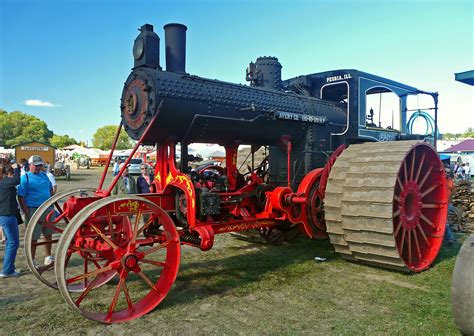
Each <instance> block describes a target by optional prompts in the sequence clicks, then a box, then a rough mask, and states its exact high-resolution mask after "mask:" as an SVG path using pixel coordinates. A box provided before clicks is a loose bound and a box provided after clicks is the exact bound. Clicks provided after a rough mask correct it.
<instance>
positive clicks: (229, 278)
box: [0, 172, 462, 335]
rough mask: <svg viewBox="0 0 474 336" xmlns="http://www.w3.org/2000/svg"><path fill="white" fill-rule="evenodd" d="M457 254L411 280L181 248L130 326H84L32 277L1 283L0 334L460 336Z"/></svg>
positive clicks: (221, 243)
mask: <svg viewBox="0 0 474 336" xmlns="http://www.w3.org/2000/svg"><path fill="white" fill-rule="evenodd" d="M87 173H88V174H91V172H87ZM78 180H79V181H81V179H78ZM73 181H74V177H73ZM80 183H83V182H80ZM460 238H461V237H460ZM460 240H462V239H460ZM459 248H460V243H457V244H455V245H453V246H451V247H443V248H442V250H441V253H440V255H439V257H438V259H437V261H436V263H435V264H434V265H433V267H432V268H431V269H429V270H427V271H425V272H423V273H421V274H416V275H408V274H403V273H398V272H394V271H389V270H383V269H378V268H374V267H369V266H363V265H358V264H353V263H350V262H346V261H344V260H342V259H341V258H340V257H339V256H337V255H336V254H335V253H334V250H333V248H332V247H331V245H330V244H329V242H328V241H310V240H308V239H306V238H300V239H298V240H296V241H295V242H294V243H291V244H285V245H282V246H270V245H264V244H258V243H257V244H255V243H250V242H245V241H241V240H237V239H235V238H233V237H232V236H231V235H229V234H225V235H219V236H217V237H216V240H215V247H214V248H213V249H212V250H211V251H208V252H200V251H198V250H195V249H192V248H183V251H182V258H181V266H180V271H179V274H178V278H177V280H176V283H175V285H174V286H173V288H172V290H171V291H170V293H169V294H168V296H167V297H166V298H165V299H164V301H163V302H162V304H161V305H160V306H159V307H158V308H157V309H155V310H154V311H152V312H151V313H149V314H148V315H146V316H144V317H142V318H140V319H136V320H133V321H131V322H128V323H122V324H116V325H110V326H107V325H102V324H98V323H96V322H92V321H90V320H88V319H85V318H83V317H82V316H81V315H79V314H78V313H76V312H75V311H72V310H71V309H69V308H68V306H67V305H66V303H65V302H64V301H63V299H62V297H61V295H60V294H59V292H57V291H55V290H52V289H50V288H48V287H46V286H45V285H43V284H42V283H40V282H39V281H38V280H37V279H36V278H35V277H34V276H33V275H31V274H26V275H24V276H22V277H20V278H16V279H15V278H9V279H3V280H2V281H0V330H1V331H0V334H1V335H24V334H26V335H59V334H61V335H62V334H68V335H84V334H88V335H95V334H99V335H136V334H140V335H154V334H176V335H188V334H197V335H204V334H212V335H215V334H219V335H221V334H250V335H262V334H263V335H269V334H272V335H273V334H311V335H315V334H319V335H327V334H338V335H340V334H343V335H344V334H350V335H355V334H356V335H362V334H364V335H365V334H395V335H407V334H408V335H413V334H419V335H432V334H442V335H451V334H453V335H454V334H458V332H457V329H456V327H455V325H454V321H453V316H452V309H451V300H450V286H451V276H452V271H453V268H454V262H455V256H456V255H457V253H458V250H459ZM19 253H20V255H19V256H18V264H19V265H18V266H20V267H25V262H24V257H23V251H22V250H19ZM316 256H318V257H325V258H327V261H325V262H316V261H315V260H314V257H316ZM2 258H3V250H1V251H0V259H2ZM140 285H142V284H130V286H132V287H133V286H135V287H137V288H138V287H139V286H140Z"/></svg>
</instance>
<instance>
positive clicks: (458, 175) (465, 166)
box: [453, 162, 471, 180]
mask: <svg viewBox="0 0 474 336" xmlns="http://www.w3.org/2000/svg"><path fill="white" fill-rule="evenodd" d="M453 174H454V178H455V179H457V180H471V167H470V166H469V162H466V163H459V162H456V163H455V165H454V168H453Z"/></svg>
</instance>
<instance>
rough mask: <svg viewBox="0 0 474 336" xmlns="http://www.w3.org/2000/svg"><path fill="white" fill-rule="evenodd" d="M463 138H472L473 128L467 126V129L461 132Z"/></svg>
mask: <svg viewBox="0 0 474 336" xmlns="http://www.w3.org/2000/svg"><path fill="white" fill-rule="evenodd" d="M462 137H463V138H474V128H472V127H469V128H468V129H467V130H465V131H464V133H463V134H462Z"/></svg>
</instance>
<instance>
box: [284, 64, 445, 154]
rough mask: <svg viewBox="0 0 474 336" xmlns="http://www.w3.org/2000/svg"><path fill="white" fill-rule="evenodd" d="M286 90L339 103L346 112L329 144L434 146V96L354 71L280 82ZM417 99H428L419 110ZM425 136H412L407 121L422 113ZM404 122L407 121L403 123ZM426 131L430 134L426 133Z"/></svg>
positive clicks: (319, 74) (326, 72) (436, 95)
mask: <svg viewBox="0 0 474 336" xmlns="http://www.w3.org/2000/svg"><path fill="white" fill-rule="evenodd" d="M283 87H284V88H285V89H286V90H290V91H293V92H295V93H297V94H304V95H309V96H312V97H316V98H320V99H322V100H326V101H332V102H336V103H339V104H340V106H341V107H342V108H343V109H344V110H345V111H346V117H347V123H346V127H345V129H344V131H343V132H340V133H332V134H331V138H332V141H333V144H334V145H336V144H341V143H345V144H351V143H359V142H366V141H395V140H422V139H423V140H427V141H429V142H431V143H432V144H434V140H435V139H434V138H435V136H434V134H435V133H437V131H436V132H435V128H436V121H437V120H436V119H437V109H438V94H437V93H433V92H425V91H422V90H419V89H417V88H415V87H413V86H409V85H406V84H402V83H399V82H396V81H393V80H391V79H387V78H383V77H380V76H376V75H373V74H370V73H367V72H363V71H359V70H354V69H341V70H332V71H325V72H319V73H315V74H311V75H304V76H298V77H294V78H290V79H287V80H285V81H283ZM419 95H428V96H429V97H431V98H432V105H431V106H425V107H423V108H421V107H420V106H419V99H420V98H419V97H418V96H419ZM427 103H430V102H429V101H428V102H427ZM427 110H433V111H434V114H435V116H434V118H433V117H432V116H430V115H428V117H425V121H426V123H427V125H426V126H427V127H426V130H427V131H426V133H427V134H413V133H414V132H413V130H412V129H411V127H410V123H409V121H410V118H411V117H413V118H415V117H416V116H417V115H418V114H420V113H421V112H422V111H423V113H424V116H426V111H427ZM407 120H408V121H407ZM428 130H430V131H431V132H428Z"/></svg>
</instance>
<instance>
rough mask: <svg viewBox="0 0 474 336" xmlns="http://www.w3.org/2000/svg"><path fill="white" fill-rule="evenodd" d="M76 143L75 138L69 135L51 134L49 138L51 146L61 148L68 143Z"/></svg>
mask: <svg viewBox="0 0 474 336" xmlns="http://www.w3.org/2000/svg"><path fill="white" fill-rule="evenodd" d="M75 144H77V140H76V139H74V138H71V137H69V135H57V134H55V135H53V137H52V138H51V146H54V147H56V148H63V147H66V146H69V145H75Z"/></svg>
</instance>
